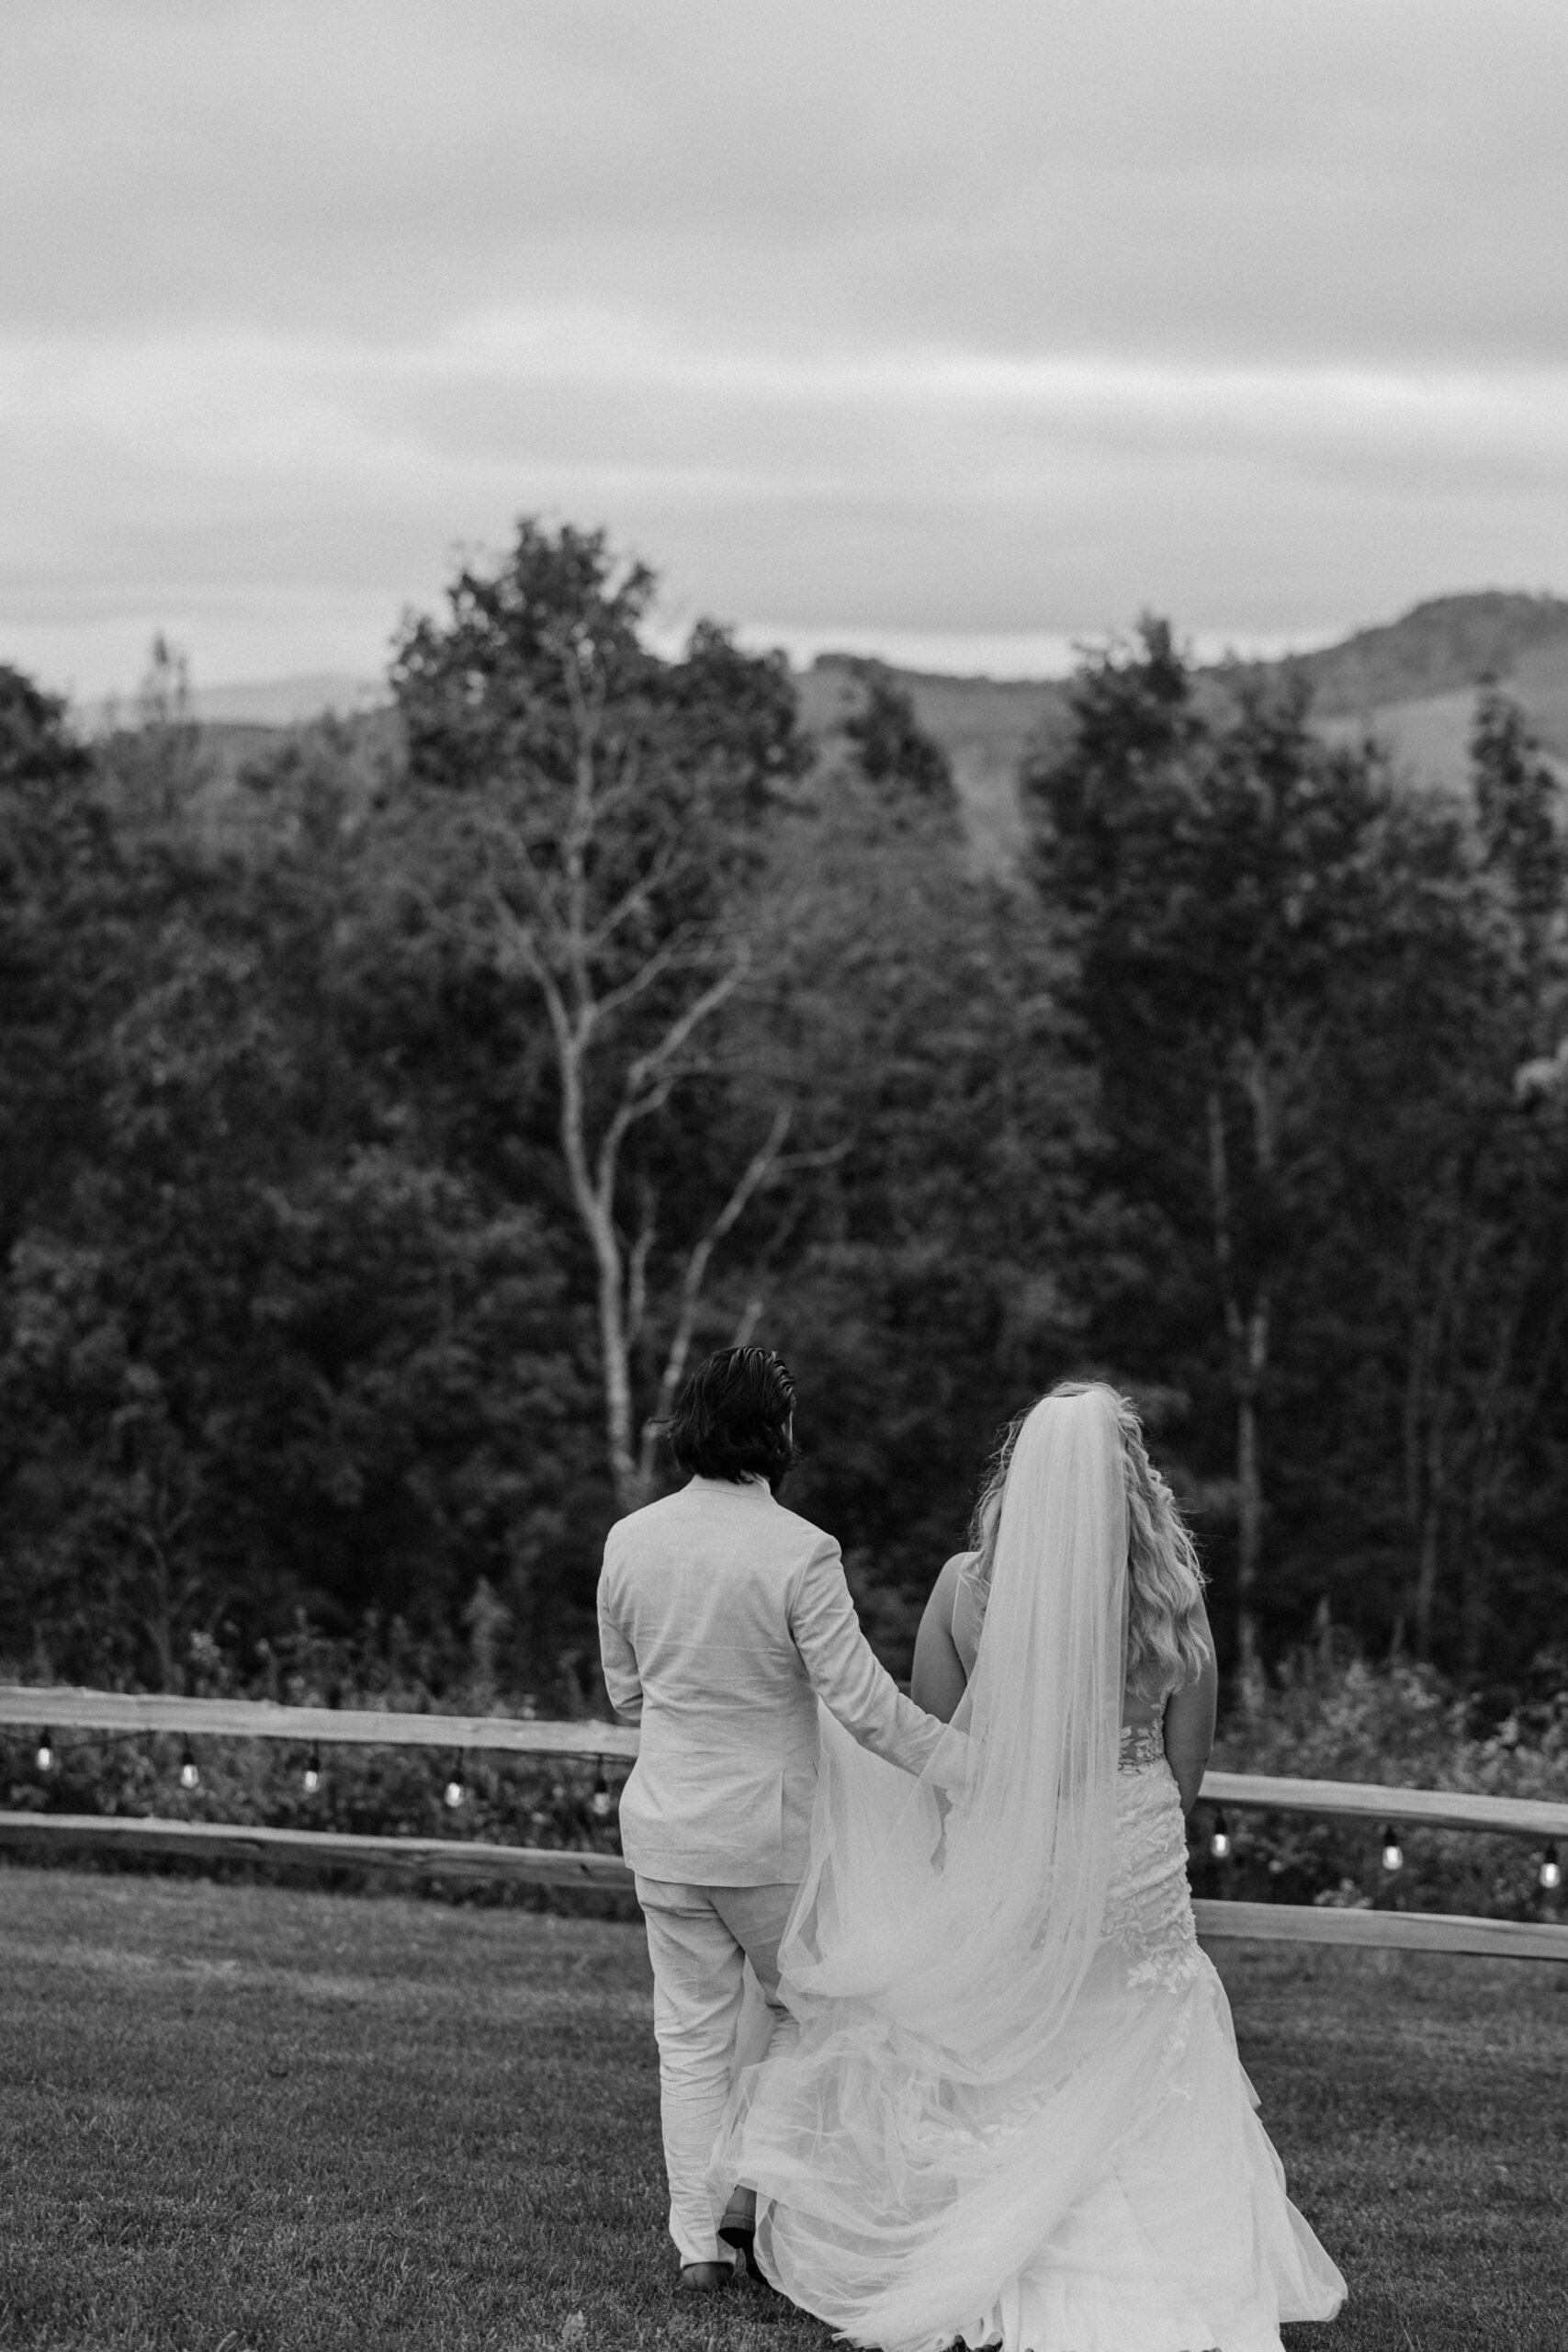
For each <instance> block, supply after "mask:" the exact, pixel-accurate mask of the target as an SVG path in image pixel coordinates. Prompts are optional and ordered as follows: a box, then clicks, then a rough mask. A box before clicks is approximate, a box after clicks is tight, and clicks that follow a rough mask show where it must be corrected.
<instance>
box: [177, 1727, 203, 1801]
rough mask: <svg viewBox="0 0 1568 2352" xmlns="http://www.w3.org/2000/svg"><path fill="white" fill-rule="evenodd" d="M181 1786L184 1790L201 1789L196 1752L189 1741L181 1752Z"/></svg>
mask: <svg viewBox="0 0 1568 2352" xmlns="http://www.w3.org/2000/svg"><path fill="white" fill-rule="evenodd" d="M180 1786H181V1788H182V1789H199V1788H200V1786H201V1774H200V1773H199V1772H198V1771H197V1767H196V1751H195V1749H194V1748H193V1747H191V1744H190V1742H189V1740H188V1739H187V1740H186V1744H185V1747H183V1748H182V1749H181V1751H180Z"/></svg>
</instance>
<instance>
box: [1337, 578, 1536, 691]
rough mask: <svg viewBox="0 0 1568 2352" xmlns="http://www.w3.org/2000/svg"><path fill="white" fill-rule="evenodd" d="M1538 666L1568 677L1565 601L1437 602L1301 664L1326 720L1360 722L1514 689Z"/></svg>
mask: <svg viewBox="0 0 1568 2352" xmlns="http://www.w3.org/2000/svg"><path fill="white" fill-rule="evenodd" d="M1532 658H1533V660H1534V662H1535V665H1536V668H1537V669H1538V670H1540V669H1541V668H1544V670H1545V672H1546V673H1549V674H1551V675H1552V676H1556V675H1558V674H1560V673H1568V602H1564V600H1563V599H1562V597H1561V596H1546V595H1541V596H1527V595H1519V594H1509V593H1508V592H1506V591H1505V590H1503V589H1488V590H1484V591H1483V592H1482V593H1481V594H1476V595H1469V596H1437V597H1434V598H1432V600H1431V601H1430V602H1429V603H1427V604H1425V605H1413V606H1412V608H1411V610H1410V611H1409V612H1407V613H1406V614H1405V615H1404V618H1403V619H1401V620H1397V621H1391V622H1390V623H1389V624H1388V625H1387V627H1386V628H1363V629H1358V630H1357V631H1356V634H1355V635H1354V636H1353V637H1348V638H1346V639H1345V640H1344V641H1343V643H1342V644H1339V645H1328V646H1325V647H1324V648H1323V649H1322V650H1321V651H1319V652H1316V653H1308V654H1305V655H1303V657H1302V658H1301V667H1302V668H1303V670H1305V671H1306V673H1307V674H1308V676H1309V677H1310V678H1311V679H1312V682H1313V688H1314V703H1315V707H1316V708H1317V711H1318V713H1319V715H1320V716H1321V717H1322V718H1352V717H1359V716H1360V715H1361V714H1362V713H1364V712H1368V711H1374V710H1381V709H1383V708H1385V707H1388V706H1390V705H1398V706H1400V707H1404V705H1406V704H1409V703H1417V702H1425V701H1427V700H1429V699H1430V697H1431V696H1433V695H1450V694H1454V693H1456V692H1460V691H1462V690H1467V689H1469V688H1471V687H1472V686H1474V685H1475V684H1476V683H1477V681H1478V680H1480V679H1481V678H1483V677H1485V676H1487V675H1488V674H1489V673H1490V674H1495V675H1504V674H1507V673H1513V675H1514V679H1515V682H1516V686H1517V685H1519V684H1522V683H1523V676H1522V673H1523V670H1524V668H1525V667H1526V666H1528V665H1529V662H1531V660H1532Z"/></svg>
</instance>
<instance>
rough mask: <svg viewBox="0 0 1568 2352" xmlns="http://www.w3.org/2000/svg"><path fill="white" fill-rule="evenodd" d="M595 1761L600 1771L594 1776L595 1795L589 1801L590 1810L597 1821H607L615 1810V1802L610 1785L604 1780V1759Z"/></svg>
mask: <svg viewBox="0 0 1568 2352" xmlns="http://www.w3.org/2000/svg"><path fill="white" fill-rule="evenodd" d="M594 1761H595V1763H596V1764H597V1765H598V1768H599V1769H598V1770H597V1772H595V1774H594V1776H593V1793H592V1796H591V1797H590V1798H589V1800H588V1810H589V1812H590V1813H591V1814H592V1815H593V1818H594V1820H595V1821H607V1820H608V1819H609V1817H610V1815H611V1813H612V1811H613V1810H614V1808H615V1798H614V1797H613V1796H612V1795H611V1794H610V1783H609V1781H607V1780H606V1779H605V1778H604V1758H603V1757H602V1756H600V1757H596V1758H594Z"/></svg>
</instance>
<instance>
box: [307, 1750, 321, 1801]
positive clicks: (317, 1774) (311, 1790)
mask: <svg viewBox="0 0 1568 2352" xmlns="http://www.w3.org/2000/svg"><path fill="white" fill-rule="evenodd" d="M320 1787H321V1749H320V1748H319V1747H312V1748H311V1750H310V1760H309V1762H308V1763H307V1764H306V1766H305V1794H306V1795H307V1796H308V1797H313V1796H314V1795H315V1793H316V1791H317V1790H318V1789H319V1788H320Z"/></svg>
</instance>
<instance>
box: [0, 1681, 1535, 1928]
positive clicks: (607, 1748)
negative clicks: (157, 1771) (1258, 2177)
mask: <svg viewBox="0 0 1568 2352" xmlns="http://www.w3.org/2000/svg"><path fill="white" fill-rule="evenodd" d="M7 1725H9V1726H12V1727H16V1728H22V1727H30V1728H33V1729H37V1730H44V1729H48V1730H49V1731H50V1732H51V1733H53V1734H56V1735H58V1734H59V1733H60V1732H61V1731H85V1732H95V1731H101V1732H118V1733H122V1734H123V1733H152V1732H163V1733H174V1734H175V1735H176V1736H183V1737H186V1738H203V1739H286V1740H288V1741H291V1742H292V1743H293V1744H294V1745H295V1746H296V1747H324V1746H327V1745H329V1744H332V1743H338V1744H345V1743H347V1744H353V1745H355V1746H359V1747H425V1748H437V1749H440V1750H441V1751H443V1752H444V1753H445V1754H446V1755H454V1754H457V1753H465V1752H466V1753H479V1752H483V1751H489V1752H491V1753H494V1754H503V1755H514V1756H560V1757H582V1758H593V1757H599V1758H604V1759H606V1760H609V1759H611V1758H618V1759H622V1760H630V1759H631V1758H634V1757H635V1756H636V1754H637V1733H636V1732H635V1731H634V1730H629V1729H627V1728H626V1727H625V1726H623V1725H621V1724H606V1723H600V1722H597V1721H587V1722H577V1723H541V1722H536V1721H535V1720H533V1719H532V1718H529V1717H526V1716H513V1715H434V1714H404V1713H394V1712H393V1711H392V1710H390V1709H382V1708H375V1707H286V1706H280V1705H278V1704H277V1703H276V1702H274V1701H271V1700H257V1699H186V1698H181V1697H179V1696H177V1695H173V1694H169V1693H164V1692H157V1693H147V1692H130V1691H83V1690H68V1689H63V1688H39V1687H38V1686H34V1685H23V1684H19V1683H0V1727H5V1726H7ZM1201 1795H1202V1799H1203V1801H1204V1802H1206V1803H1208V1804H1220V1805H1225V1806H1229V1807H1230V1808H1232V1809H1233V1810H1235V1811H1251V1812H1255V1813H1304V1814H1312V1815H1319V1816H1327V1817H1330V1818H1337V1819H1340V1820H1349V1821H1372V1822H1380V1823H1382V1822H1388V1823H1393V1824H1394V1825H1395V1826H1398V1827H1399V1828H1401V1829H1405V1830H1408V1829H1412V1828H1429V1829H1468V1830H1483V1831H1486V1830H1490V1831H1493V1832H1502V1833H1504V1834H1505V1835H1508V1836H1513V1837H1527V1838H1532V1839H1535V1840H1538V1841H1540V1842H1542V1843H1544V1842H1545V1841H1547V1840H1549V1839H1554V1838H1568V1804H1558V1803H1548V1802H1542V1801H1540V1800H1539V1799H1534V1798H1528V1797H1492V1796H1481V1795H1474V1794H1472V1793H1470V1792H1466V1791H1462V1790H1451V1789H1405V1788H1392V1787H1386V1786H1382V1785H1381V1784H1379V1783H1377V1782H1372V1781H1296V1780H1283V1779H1275V1778H1270V1777H1269V1776H1268V1775H1266V1774H1263V1773H1254V1772H1208V1773H1206V1774H1205V1775H1204V1779H1203V1785H1202V1791H1201ZM62 1847H63V1848H66V1849H80V1850H84V1851H93V1850H96V1851H98V1852H100V1853H107V1852H113V1853H133V1854H158V1855H186V1856H188V1857H190V1858H192V1859H196V1860H231V1861H246V1860H249V1861H257V1862H295V1863H301V1864H305V1865H310V1866H315V1867H318V1868H319V1867H322V1866H335V1867H339V1868H350V1869H361V1870H378V1871H395V1872H397V1873H398V1874H399V1875H400V1876H402V1877H405V1878H415V1879H429V1878H460V1879H470V1880H472V1879H481V1878H482V1879H508V1880H513V1881H517V1882H525V1883H532V1884H536V1885H551V1886H577V1887H598V1888H601V1889H607V1890H611V1891H615V1890H619V1891H626V1890H628V1889H629V1888H630V1885H631V1872H630V1871H629V1870H628V1869H627V1867H626V1863H625V1862H624V1861H623V1860H621V1858H620V1856H619V1855H618V1854H601V1853H581V1852H573V1851H570V1850H567V1849H556V1848H549V1847H535V1846H496V1845H490V1844H487V1843H484V1842H483V1841H481V1840H479V1839H468V1840H464V1839H457V1838H370V1837H356V1836H353V1835H350V1834H348V1833H345V1832H342V1831H337V1830H321V1829H267V1828H257V1827H252V1826H236V1825H231V1824H228V1823H221V1822H207V1821H163V1820H157V1819H138V1818H131V1817H126V1816H122V1815H96V1814H50V1813H41V1814H40V1813H4V1812H0V1849H10V1850H11V1851H13V1852H19V1853H23V1854H25V1853H28V1852H34V1853H37V1852H41V1851H43V1850H45V1849H59V1848H62ZM1194 1909H1195V1912H1196V1915H1197V1919H1198V1930H1199V1934H1200V1936H1201V1938H1202V1939H1204V1941H1206V1942H1207V1941H1212V1940H1220V1939H1243V1940H1247V1941H1258V1942H1270V1943H1295V1944H1309V1943H1310V1944H1338V1945H1348V1946H1354V1947H1359V1948H1360V1949H1362V1950H1367V1949H1373V1950H1383V1951H1447V1952H1462V1953H1470V1954H1474V1955H1480V1956H1487V1955H1490V1956H1492V1957H1495V1958H1509V1959H1521V1960H1555V1961H1561V1962H1568V1927H1562V1926H1559V1925H1556V1924H1555V1923H1552V1922H1548V1921H1537V1920H1513V1919H1476V1918H1462V1917H1450V1916H1448V1915H1445V1914H1442V1913H1437V1912H1411V1911H1372V1910H1340V1909H1338V1908H1337V1907H1335V1906H1331V1905H1322V1906H1319V1905H1298V1904H1285V1903H1231V1902H1213V1901H1200V1902H1199V1903H1197V1904H1196V1905H1194Z"/></svg>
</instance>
